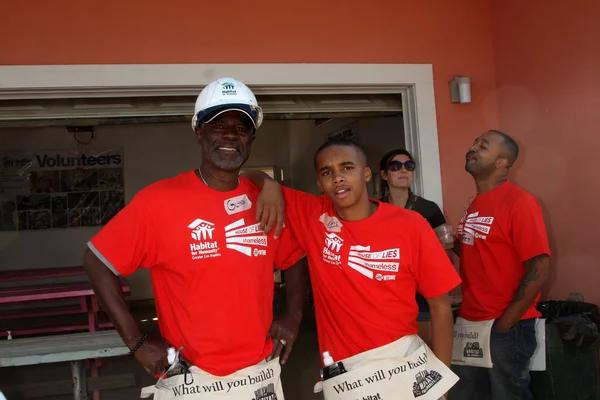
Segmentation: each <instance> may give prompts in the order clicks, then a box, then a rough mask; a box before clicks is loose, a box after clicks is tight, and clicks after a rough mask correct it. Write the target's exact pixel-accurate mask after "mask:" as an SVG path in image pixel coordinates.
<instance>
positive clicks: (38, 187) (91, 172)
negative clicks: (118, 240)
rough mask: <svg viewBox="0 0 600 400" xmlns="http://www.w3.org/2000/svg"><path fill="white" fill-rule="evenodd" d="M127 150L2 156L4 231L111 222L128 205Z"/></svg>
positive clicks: (1, 224) (0, 226) (0, 227)
mask: <svg viewBox="0 0 600 400" xmlns="http://www.w3.org/2000/svg"><path fill="white" fill-rule="evenodd" d="M123 163H124V157H123V151H122V149H108V150H103V151H91V150H84V151H77V150H73V151H64V150H63V151H52V150H47V151H38V152H29V153H28V152H21V153H17V152H14V153H6V154H4V153H0V231H37V230H45V229H66V228H77V227H86V226H88V227H89V226H101V225H104V224H106V223H107V222H108V221H109V220H110V219H111V218H112V217H114V216H115V215H116V214H117V213H118V212H119V211H120V210H121V209H122V208H123V207H125V191H124V189H125V182H124V170H123Z"/></svg>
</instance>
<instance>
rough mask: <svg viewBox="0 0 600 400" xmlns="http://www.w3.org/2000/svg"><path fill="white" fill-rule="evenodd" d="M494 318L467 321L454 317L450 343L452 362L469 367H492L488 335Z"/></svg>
mask: <svg viewBox="0 0 600 400" xmlns="http://www.w3.org/2000/svg"><path fill="white" fill-rule="evenodd" d="M492 325H494V320H493V319H490V320H486V321H476V322H474V321H468V320H466V319H464V318H461V317H458V318H456V322H455V323H454V342H453V343H452V364H454V365H467V366H470V367H480V368H492V366H493V364H492V352H491V350H490V337H491V334H492Z"/></svg>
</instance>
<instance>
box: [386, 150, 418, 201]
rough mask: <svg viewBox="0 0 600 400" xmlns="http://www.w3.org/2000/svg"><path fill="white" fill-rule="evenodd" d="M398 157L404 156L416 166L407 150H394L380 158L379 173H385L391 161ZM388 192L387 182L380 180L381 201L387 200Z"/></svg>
mask: <svg viewBox="0 0 600 400" xmlns="http://www.w3.org/2000/svg"><path fill="white" fill-rule="evenodd" d="M398 155H405V156H406V157H408V159H409V160H410V161H412V162H414V163H415V164H416V161H415V159H414V157H413V156H412V154H410V153H409V152H408V150H404V149H396V150H392V151H390V152H388V153H386V154H385V155H384V156H383V157H381V161H380V162H379V171H387V169H388V165H389V164H390V162H391V161H392V159H393V158H394V157H396V156H398ZM389 191H390V187H389V185H388V182H387V181H386V180H385V179H381V200H383V201H385V200H386V199H387V196H388V193H389ZM409 191H410V189H409Z"/></svg>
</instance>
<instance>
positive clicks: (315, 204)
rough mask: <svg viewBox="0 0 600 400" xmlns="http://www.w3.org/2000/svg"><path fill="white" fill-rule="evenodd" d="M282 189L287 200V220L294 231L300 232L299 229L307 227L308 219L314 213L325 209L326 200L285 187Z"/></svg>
mask: <svg viewBox="0 0 600 400" xmlns="http://www.w3.org/2000/svg"><path fill="white" fill-rule="evenodd" d="M282 189H283V197H284V200H285V219H286V221H288V222H289V224H290V226H291V227H292V230H293V231H294V232H298V229H297V228H300V227H306V226H307V223H308V219H309V217H310V216H311V215H312V214H313V213H315V212H316V211H318V210H321V209H323V204H324V201H325V198H324V197H323V196H315V195H314V194H310V193H305V192H301V191H300V190H295V189H290V188H288V187H285V186H283V187H282Z"/></svg>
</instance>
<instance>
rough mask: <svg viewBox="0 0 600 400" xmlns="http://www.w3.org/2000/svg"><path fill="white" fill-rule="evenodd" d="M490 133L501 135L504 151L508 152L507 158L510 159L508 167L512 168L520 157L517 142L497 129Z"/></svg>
mask: <svg viewBox="0 0 600 400" xmlns="http://www.w3.org/2000/svg"><path fill="white" fill-rule="evenodd" d="M490 132H493V133H495V134H497V135H500V136H501V137H502V139H503V140H504V141H503V143H502V146H503V147H504V150H506V153H507V154H506V156H507V158H508V164H509V165H508V167H509V168H510V167H512V166H513V164H514V163H515V162H516V161H517V157H519V145H518V144H517V142H515V140H514V139H513V138H511V137H510V136H509V135H507V134H506V133H504V132H501V131H498V130H495V129H491V130H490Z"/></svg>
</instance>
